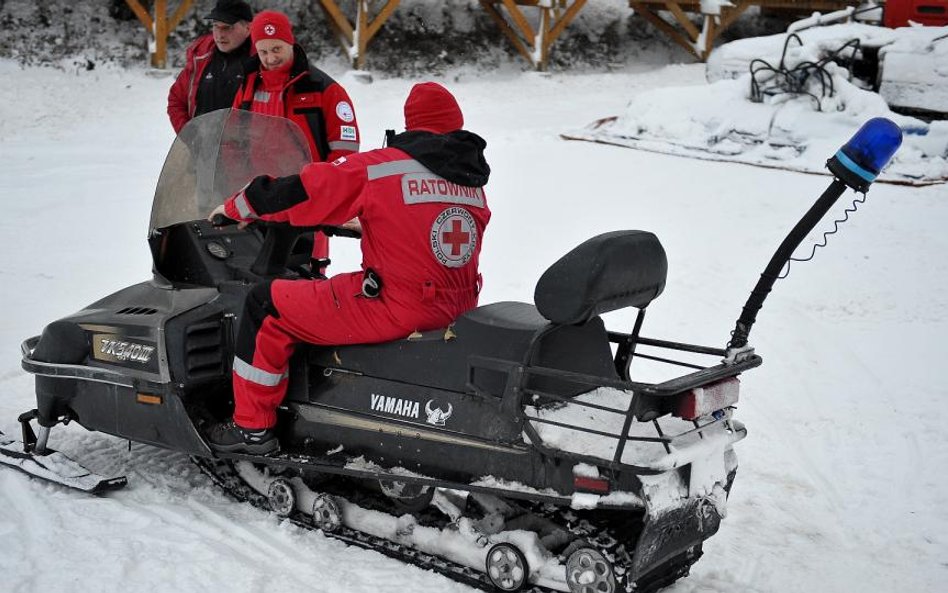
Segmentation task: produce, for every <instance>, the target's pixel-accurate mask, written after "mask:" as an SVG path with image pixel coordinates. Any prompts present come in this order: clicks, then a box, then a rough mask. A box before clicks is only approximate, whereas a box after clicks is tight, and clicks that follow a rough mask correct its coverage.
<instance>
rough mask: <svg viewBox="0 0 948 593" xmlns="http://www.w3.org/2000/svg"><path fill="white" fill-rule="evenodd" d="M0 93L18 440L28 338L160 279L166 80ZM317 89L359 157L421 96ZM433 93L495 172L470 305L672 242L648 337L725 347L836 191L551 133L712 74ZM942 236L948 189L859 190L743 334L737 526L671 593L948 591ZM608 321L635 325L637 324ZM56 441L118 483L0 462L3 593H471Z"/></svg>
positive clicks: (4, 339) (732, 524) (457, 81)
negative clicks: (617, 244)
mask: <svg viewBox="0 0 948 593" xmlns="http://www.w3.org/2000/svg"><path fill="white" fill-rule="evenodd" d="M0 74H3V75H4V76H6V77H7V78H9V79H13V80H17V81H18V84H16V85H6V86H4V87H3V88H0V115H2V118H0V120H2V121H3V122H4V123H3V125H2V126H0V150H2V153H3V159H2V160H0V200H2V204H3V209H4V215H3V217H0V236H2V239H3V241H2V245H3V247H4V248H3V250H2V251H0V282H2V284H3V297H2V298H3V303H2V305H3V309H4V310H5V311H7V312H8V313H7V314H6V315H5V316H4V318H3V321H2V323H0V386H2V392H0V430H3V431H4V432H7V433H11V434H16V431H17V430H18V427H17V425H16V422H15V418H16V416H17V414H19V413H20V412H22V411H24V410H26V409H29V408H31V407H33V405H34V403H35V402H34V400H33V395H32V379H31V377H29V376H28V375H26V373H23V372H22V371H20V370H19V356H20V349H19V345H20V342H21V341H22V340H23V339H24V338H26V337H29V336H32V335H36V334H38V333H39V332H40V331H41V330H42V328H43V326H44V325H45V324H46V323H48V322H50V321H53V320H55V319H57V318H60V317H62V316H64V315H67V314H69V313H72V312H73V311H75V310H77V309H79V308H81V307H83V306H85V305H87V304H89V303H91V302H93V301H95V300H97V299H99V298H101V297H103V296H105V295H107V294H109V293H110V292H113V291H115V290H117V289H119V288H122V287H124V286H126V285H129V284H132V283H135V282H139V281H141V280H143V279H145V278H147V277H148V274H149V270H150V255H149V253H148V248H147V245H146V243H145V231H146V226H147V219H148V214H149V208H150V201H151V197H152V194H153V191H154V183H155V181H156V179H157V176H158V173H159V171H160V168H161V164H162V161H163V158H164V154H165V152H166V151H167V149H168V147H169V146H170V143H171V140H172V138H173V133H172V131H171V128H170V126H169V125H168V122H167V119H166V117H165V113H164V107H165V96H166V92H167V88H168V86H169V85H170V83H171V79H170V78H167V77H156V76H154V75H151V74H146V73H145V72H144V71H135V70H133V71H129V72H121V71H109V70H104V71H103V70H97V71H93V72H90V73H86V72H81V73H78V74H77V73H74V72H70V73H64V72H60V71H56V70H49V69H47V70H41V69H26V70H21V69H20V68H19V67H18V66H15V65H13V64H11V63H9V62H0ZM331 74H334V75H337V77H338V79H339V80H340V81H341V82H342V83H343V84H344V85H345V86H346V87H347V89H348V90H349V92H350V94H351V95H352V97H353V100H354V102H355V105H356V109H357V111H358V116H359V121H360V123H361V125H362V130H363V132H364V139H363V146H364V148H366V149H368V148H372V147H375V146H378V145H379V144H380V143H381V139H382V130H384V129H385V128H386V127H399V126H400V122H401V103H402V101H403V99H404V97H405V95H406V94H407V91H408V89H409V88H410V85H411V83H412V82H413V81H408V80H402V79H377V80H376V81H375V82H374V83H373V84H370V85H366V84H361V83H358V82H356V81H354V80H353V79H352V78H351V77H350V76H349V75H347V74H346V73H336V72H333V73H331ZM444 82H445V84H447V85H448V86H449V88H451V89H452V90H453V91H455V92H456V94H457V95H458V97H459V100H460V103H461V105H462V108H463V109H464V111H465V116H466V120H467V124H468V125H467V127H468V128H469V129H471V130H474V131H477V132H478V133H480V134H482V135H483V136H484V137H485V138H486V139H487V141H488V151H487V154H488V158H489V160H490V162H491V165H492V168H493V173H492V177H491V182H490V184H489V186H488V194H489V196H490V198H489V199H490V204H491V208H492V210H493V213H494V217H493V219H492V222H491V226H490V229H489V231H488V233H487V239H486V242H485V247H484V251H483V253H482V272H483V273H484V276H485V280H486V284H485V290H484V293H483V296H482V302H483V303H488V302H493V301H497V300H522V301H528V300H530V298H531V297H532V293H533V285H534V283H535V281H536V279H537V278H538V277H539V275H540V273H542V271H543V270H544V269H545V268H546V267H547V266H548V265H549V264H551V263H552V262H553V261H554V260H556V259H557V258H559V257H560V256H561V255H562V254H563V253H565V252H566V251H567V250H568V249H570V248H572V247H573V246H575V245H576V244H578V243H580V242H581V241H583V240H585V239H587V238H588V237H590V236H592V235H594V234H597V233H600V232H605V231H608V230H615V229H618V228H640V229H646V230H651V231H653V232H655V233H656V234H657V235H658V236H659V238H660V239H661V240H662V242H663V244H664V246H665V249H666V251H667V252H668V256H669V275H668V283H667V286H666V289H665V292H664V294H663V295H662V296H661V297H660V298H659V299H657V300H656V301H655V303H654V304H653V305H652V306H651V307H650V308H649V309H650V310H649V315H648V316H647V318H646V322H645V328H644V333H645V335H648V336H651V337H660V338H665V339H671V340H682V341H688V342H693V343H701V344H708V345H714V346H722V345H723V343H724V342H725V341H726V339H727V335H728V332H729V331H730V329H731V328H732V326H733V322H734V319H736V317H737V316H738V314H739V312H740V306H741V305H742V304H743V302H744V300H745V299H746V297H747V294H748V292H749V290H750V288H751V287H752V286H753V284H754V282H756V280H757V277H758V275H759V273H760V271H761V270H762V269H763V267H764V265H765V264H766V262H767V261H768V259H769V257H770V255H771V254H772V252H773V250H774V249H775V248H776V246H777V245H778V243H779V241H780V240H781V239H782V237H783V236H784V234H785V233H786V231H787V230H788V229H789V228H790V226H792V224H793V223H794V222H795V221H796V220H797V219H798V218H799V216H800V215H802V213H803V212H804V211H805V210H806V208H807V207H808V206H809V205H810V204H811V203H812V201H813V200H814V199H815V198H816V197H817V196H818V195H819V193H820V192H821V191H822V189H823V187H824V186H825V183H826V180H825V179H823V178H819V177H813V176H809V175H801V174H795V173H789V172H782V171H770V170H762V169H757V168H754V167H748V166H743V165H737V164H725V163H708V162H702V161H693V160H688V159H684V158H677V157H672V156H665V155H657V154H652V153H646V152H639V151H634V150H627V149H620V148H611V147H606V146H601V145H595V144H588V143H578V142H563V141H560V140H559V139H558V134H559V133H560V132H562V131H564V130H567V129H571V128H576V127H579V126H582V125H585V124H586V123H587V122H588V121H589V120H590V119H595V118H598V117H603V116H607V115H612V114H616V113H621V112H622V111H623V110H624V107H625V105H626V104H627V102H628V100H629V99H630V98H631V97H632V96H633V95H634V94H635V93H636V92H640V91H642V90H644V89H649V88H653V87H657V86H686V85H700V84H704V72H703V66H702V65H700V64H696V65H685V66H668V67H663V68H658V69H653V70H645V69H638V70H635V69H627V70H625V71H621V72H616V73H611V74H590V75H583V74H578V73H559V74H555V75H552V76H546V75H540V74H536V73H522V72H519V71H508V70H501V71H498V72H494V73H490V74H487V75H485V74H482V73H476V72H470V71H464V70H461V71H458V72H457V73H454V75H453V76H451V77H450V78H448V79H447V80H445V81H444ZM64 97H68V100H64ZM672 115H673V114H670V116H672ZM845 140H846V139H845V138H841V139H840V143H842V142H843V141H845ZM827 156H828V155H827ZM841 202H845V203H841V204H840V211H841V208H842V207H844V206H845V205H846V204H848V202H846V198H845V197H844V199H843V200H842V201H841ZM832 215H833V213H831V216H832ZM828 220H832V219H828ZM946 221H948V189H946V186H933V187H926V188H920V189H913V188H905V187H895V186H878V187H875V188H873V189H872V190H871V191H870V193H869V199H868V201H867V202H866V203H865V204H863V205H861V206H860V208H859V211H858V212H857V213H856V214H855V215H853V216H852V217H851V220H850V221H849V222H847V223H846V224H844V225H843V227H842V230H841V231H840V232H839V233H838V234H836V235H833V236H832V237H830V244H829V247H828V248H826V249H822V250H819V251H818V252H817V256H816V259H815V260H814V261H813V262H811V263H808V264H794V266H793V268H792V269H791V274H790V276H789V277H788V278H787V279H785V280H782V281H781V282H779V283H778V284H777V285H776V287H775V290H774V292H773V293H772V295H771V296H770V298H769V300H768V302H767V303H766V305H765V307H764V308H763V310H762V312H761V314H760V315H759V317H758V322H757V325H756V326H755V328H754V332H753V334H752V336H751V343H752V344H753V345H754V346H755V347H756V348H757V351H758V352H759V353H760V354H761V355H762V356H763V357H764V365H763V366H762V367H761V368H760V369H756V370H754V371H751V372H749V373H748V374H746V375H745V376H744V377H743V378H742V400H741V403H740V405H739V409H738V412H737V417H738V418H739V419H741V420H742V421H743V422H745V423H746V424H747V427H748V429H749V436H748V438H747V439H745V440H744V441H742V442H741V443H739V444H738V445H737V453H738V458H739V460H740V468H739V470H738V477H737V481H736V483H735V487H734V491H733V494H732V496H731V500H730V503H729V508H728V517H727V518H726V520H725V521H724V522H723V524H722V527H721V531H720V532H719V533H718V534H717V535H716V536H715V537H713V538H711V540H710V541H709V542H707V544H706V546H705V556H704V557H703V558H702V559H701V561H699V562H698V564H697V565H696V566H695V567H694V569H693V570H692V575H691V576H690V577H689V578H686V579H684V580H682V581H680V582H678V583H677V584H676V585H674V586H673V587H671V588H670V589H668V591H671V592H674V593H722V592H727V593H737V592H742V593H743V592H748V593H751V592H754V593H756V592H761V593H764V592H774V593H792V592H801V593H803V592H806V593H811V592H813V591H830V592H857V591H859V592H862V591H896V590H899V591H935V590H943V589H945V588H946V586H948V565H946V562H945V560H944V557H945V550H948V536H946V535H945V534H946V533H948V510H946V507H945V505H944V503H943V498H944V495H945V492H946V491H948V488H946V487H948V477H946V476H945V474H944V470H943V468H945V467H948V443H946V439H945V437H944V434H943V425H944V424H945V420H946V417H948V413H946V412H945V411H944V409H945V405H944V402H945V401H946V399H948V381H946V377H945V373H944V371H943V370H941V369H943V368H944V365H943V361H942V359H943V358H944V357H945V354H946V353H948V352H946V350H948V349H946V347H945V342H944V335H945V334H946V329H948V327H946V326H948V323H946V312H948V296H946V290H945V289H946V285H948V269H946V267H948V263H946V261H945V259H944V258H943V257H942V255H943V254H944V253H946V249H948V238H946V235H945V234H944V232H943V228H944V224H945V222H946ZM830 224H831V223H830ZM822 230H824V229H820V231H822ZM817 236H818V235H817ZM333 249H334V262H335V263H334V264H333V265H334V267H335V268H336V269H337V270H345V269H351V268H352V267H354V266H355V265H357V263H358V255H357V253H356V251H357V250H356V249H355V248H354V245H353V244H351V243H349V244H347V243H346V242H344V241H335V242H334V246H333ZM808 251H809V250H808V248H807V249H806V252H807V253H808ZM606 319H607V323H608V324H609V325H610V327H614V328H616V329H623V330H627V329H628V328H630V327H631V326H632V321H633V319H634V312H632V311H621V312H616V313H611V314H609V315H607V317H606ZM634 368H635V367H633V371H634ZM51 445H52V446H54V447H56V448H58V449H60V450H62V451H63V452H65V453H67V454H69V455H71V456H73V457H74V458H75V459H77V460H80V461H81V462H83V463H85V464H86V465H87V466H89V467H90V469H93V470H96V471H101V472H106V473H107V472H114V473H125V474H127V475H128V478H129V486H128V487H127V488H126V489H125V490H122V491H119V492H115V493H111V494H108V495H106V496H101V497H92V496H85V495H82V494H79V493H75V492H70V491H66V490H64V489H63V488H60V487H58V486H54V485H50V484H46V483H43V482H40V481H37V480H33V479H30V478H28V477H27V476H25V475H22V474H20V473H18V472H14V471H10V470H7V469H2V470H0V541H2V542H3V545H2V547H0V589H2V590H4V591H11V592H17V593H47V592H50V591H52V592H57V591H96V592H103V593H112V592H114V593H119V592H125V591H140V592H151V591H154V592H164V591H175V592H181V593H188V592H200V593H206V592H207V591H215V590H222V589H226V590H228V591H231V592H235V593H241V592H247V593H251V592H257V591H262V590H274V591H302V590H306V591H315V592H345V593H362V592H369V591H371V592H373V593H374V592H387V591H388V592H396V591H399V592H400V591H405V590H413V591H419V592H424V591H432V592H434V591H439V592H441V591H448V592H452V591H458V592H460V591H470V589H469V588H468V587H465V586H463V585H459V584H457V583H453V582H451V581H449V580H448V579H446V578H444V577H441V576H439V575H436V574H432V573H427V572H425V571H422V570H419V569H417V568H414V567H406V566H404V565H402V564H401V563H399V562H397V561H394V560H390V559H388V558H385V557H383V556H381V555H379V554H377V553H374V552H366V551H363V550H359V549H356V548H351V547H347V546H345V545H343V544H342V543H340V542H337V541H333V540H331V539H328V538H326V537H324V536H322V535H321V534H318V533H312V532H307V531H304V530H301V529H299V528H297V527H295V526H293V525H292V524H290V523H288V522H285V521H280V520H279V519H278V518H277V517H275V516H272V515H269V514H267V513H263V512H261V511H259V510H257V509H254V508H252V507H250V506H249V505H241V504H238V503H235V502H233V501H231V500H229V499H228V498H226V497H225V496H224V495H223V494H221V493H220V492H218V491H217V490H216V489H215V488H214V486H213V485H212V484H211V483H210V481H209V480H208V479H207V478H205V477H204V476H203V475H202V474H201V473H200V472H199V471H198V470H197V469H196V468H195V467H194V466H192V465H191V464H190V463H189V462H188V460H187V458H186V456H184V455H181V454H177V453H173V452H168V451H164V450H159V449H155V448H152V447H149V446H145V445H139V444H134V445H132V446H131V448H130V449H129V447H128V446H127V444H126V443H125V442H124V441H121V440H119V439H116V438H113V437H110V436H107V435H102V434H94V433H89V432H87V431H85V430H84V429H82V428H81V427H79V426H76V425H70V426H69V427H66V428H65V429H63V428H57V429H56V430H54V431H53V435H52V437H51Z"/></svg>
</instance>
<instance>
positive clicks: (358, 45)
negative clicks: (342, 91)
mask: <svg viewBox="0 0 948 593" xmlns="http://www.w3.org/2000/svg"><path fill="white" fill-rule="evenodd" d="M356 4H357V6H356V27H355V37H354V38H353V43H352V44H353V45H354V46H355V50H356V54H355V56H353V59H352V65H353V66H354V67H355V68H356V70H362V66H364V65H365V46H366V44H367V43H368V40H367V39H366V38H365V37H366V32H367V29H368V28H369V0H358V2H357V3H356Z"/></svg>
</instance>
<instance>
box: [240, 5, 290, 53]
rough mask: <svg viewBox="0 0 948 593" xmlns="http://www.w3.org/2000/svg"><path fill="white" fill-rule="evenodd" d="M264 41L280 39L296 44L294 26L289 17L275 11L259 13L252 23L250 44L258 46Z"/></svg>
mask: <svg viewBox="0 0 948 593" xmlns="http://www.w3.org/2000/svg"><path fill="white" fill-rule="evenodd" d="M264 39H279V40H281V41H285V42H287V43H289V44H290V45H293V44H295V43H296V39H295V38H294V37H293V25H291V24H290V19H289V17H287V16H286V15H285V14H283V13H282V12H277V11H275V10H264V11H263V12H258V13H257V16H255V17H253V22H252V23H250V42H251V43H252V44H254V45H257V42H258V41H262V40H264Z"/></svg>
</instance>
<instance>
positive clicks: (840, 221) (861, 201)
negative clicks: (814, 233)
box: [777, 193, 866, 280]
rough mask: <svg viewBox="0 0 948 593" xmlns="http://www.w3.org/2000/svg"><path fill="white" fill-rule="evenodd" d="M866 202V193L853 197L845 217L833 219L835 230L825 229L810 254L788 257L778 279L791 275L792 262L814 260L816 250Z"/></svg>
mask: <svg viewBox="0 0 948 593" xmlns="http://www.w3.org/2000/svg"><path fill="white" fill-rule="evenodd" d="M865 202H866V194H864V193H862V194H858V195H857V196H856V197H855V198H853V202H852V204H851V205H849V206H847V207H846V209H845V210H843V217H842V218H837V219H836V220H834V221H833V230H830V231H825V232H824V233H823V238H822V239H821V240H820V241H817V242H816V243H814V244H813V248H812V249H811V250H810V255H808V256H807V257H791V258H790V259H788V260H787V263H786V265H785V266H784V268H783V272H781V274H780V275H779V276H777V280H783V279H784V278H786V277H787V276H789V275H790V264H791V263H792V262H808V261H810V260H812V259H813V258H814V257H815V256H816V250H817V249H822V248H823V247H826V245H827V244H828V243H829V237H830V235H835V234H836V233H837V232H838V231H839V227H840V225H842V224H843V223H845V222H846V221H848V220H849V215H850V214H853V213H854V212H856V210H858V209H859V205H860V204H864V203H865Z"/></svg>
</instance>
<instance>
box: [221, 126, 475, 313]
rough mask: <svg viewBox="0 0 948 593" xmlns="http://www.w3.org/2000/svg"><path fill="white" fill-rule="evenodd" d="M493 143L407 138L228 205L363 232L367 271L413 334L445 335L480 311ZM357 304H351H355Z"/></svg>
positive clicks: (255, 188)
mask: <svg viewBox="0 0 948 593" xmlns="http://www.w3.org/2000/svg"><path fill="white" fill-rule="evenodd" d="M485 146H486V143H485V142H484V140H483V139H481V138H480V137H479V136H477V135H476V134H473V133H471V132H467V131H464V130H458V131H455V132H450V133H448V134H434V133H431V132H424V131H415V132H405V133H403V134H400V135H399V136H395V137H394V138H393V139H392V141H391V142H390V145H389V147H388V148H381V149H378V150H372V151H369V152H365V153H359V154H352V155H349V156H347V157H344V158H340V159H337V160H336V161H334V162H332V163H313V164H310V165H307V166H306V167H304V168H303V171H302V172H301V174H300V175H298V176H297V175H294V176H290V177H282V178H277V179H274V178H269V177H258V178H256V179H255V180H254V181H253V182H252V183H251V184H250V185H248V186H247V188H246V189H245V190H244V191H242V192H240V193H238V194H237V195H236V196H234V197H232V198H231V199H229V200H228V201H227V202H226V204H225V208H226V209H225V212H226V214H227V216H229V217H230V218H233V219H236V220H253V219H255V218H261V219H264V220H271V221H280V222H290V223H291V224H293V225H296V226H308V225H316V224H330V225H341V224H343V223H345V222H347V221H349V220H351V219H352V218H354V217H358V218H359V220H360V222H361V223H362V245H361V246H362V256H363V260H362V267H363V270H368V269H371V270H372V271H374V272H375V273H376V274H377V275H378V276H379V277H381V281H382V297H383V298H382V301H383V302H384V303H385V304H386V306H387V307H388V308H389V310H390V311H391V312H392V314H393V315H394V316H396V317H397V318H398V319H399V320H401V321H402V322H403V323H404V324H406V325H407V326H410V327H414V328H416V329H419V330H422V331H423V330H426V329H434V328H437V327H444V326H446V325H447V324H449V323H451V322H452V321H453V320H454V319H455V318H456V317H457V316H458V315H460V314H461V313H463V312H464V311H467V310H469V309H472V308H474V307H475V306H476V305H477V294H478V292H479V285H480V276H479V273H478V258H479V255H480V251H481V247H482V245H483V239H484V230H485V229H486V227H487V223H488V221H489V220H490V209H489V208H488V206H487V197H486V195H485V193H484V187H483V186H484V185H485V184H486V182H487V179H488V176H489V173H490V168H489V167H488V165H487V162H486V160H485V159H484V155H483V149H484V147H485ZM347 296H351V295H347Z"/></svg>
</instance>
